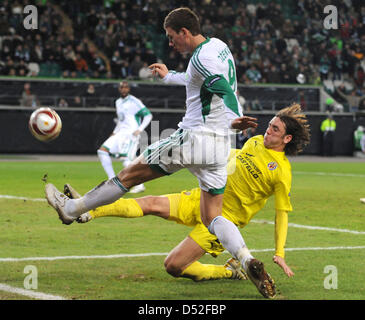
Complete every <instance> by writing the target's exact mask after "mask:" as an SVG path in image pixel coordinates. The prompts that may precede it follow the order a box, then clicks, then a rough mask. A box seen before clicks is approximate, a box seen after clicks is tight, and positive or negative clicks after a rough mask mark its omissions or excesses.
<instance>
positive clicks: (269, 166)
mask: <svg viewBox="0 0 365 320" xmlns="http://www.w3.org/2000/svg"><path fill="white" fill-rule="evenodd" d="M267 167H268V168H269V170H271V171H272V170H275V169H276V168H277V167H278V164H277V163H276V162H275V161H273V162H269V163H268V164H267Z"/></svg>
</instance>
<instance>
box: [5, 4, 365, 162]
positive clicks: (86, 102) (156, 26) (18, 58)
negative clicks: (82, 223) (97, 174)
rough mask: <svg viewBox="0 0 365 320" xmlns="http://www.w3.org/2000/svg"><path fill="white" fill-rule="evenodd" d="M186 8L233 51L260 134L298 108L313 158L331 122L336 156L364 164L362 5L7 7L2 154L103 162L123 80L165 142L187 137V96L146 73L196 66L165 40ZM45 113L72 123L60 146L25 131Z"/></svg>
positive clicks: (249, 111) (243, 94)
mask: <svg viewBox="0 0 365 320" xmlns="http://www.w3.org/2000/svg"><path fill="white" fill-rule="evenodd" d="M28 4H33V5H35V6H36V8H37V11H38V21H37V22H38V26H37V29H34V30H27V29H26V28H24V24H23V21H24V19H25V17H26V16H27V14H24V13H23V10H24V7H25V6H26V5H28ZM328 4H332V5H335V6H336V7H337V10H338V19H339V20H338V29H337V30H336V29H331V30H327V29H325V28H324V26H323V20H324V18H325V17H326V14H325V13H323V9H324V7H325V6H326V5H328ZM178 6H189V7H190V8H192V9H193V10H194V11H196V12H197V13H198V14H199V16H200V19H201V22H202V30H203V34H204V35H205V36H209V37H218V38H221V39H222V40H224V41H226V42H227V43H228V45H229V47H230V49H231V51H232V52H233V54H234V56H235V58H236V67H237V77H238V81H239V94H240V96H241V101H242V104H243V107H244V112H245V114H250V115H255V116H257V117H258V118H259V120H260V126H259V128H258V133H263V131H264V130H265V127H266V123H267V120H269V119H270V118H271V117H272V115H273V114H274V113H275V111H276V110H278V109H280V108H282V107H284V106H287V105H288V104H290V103H292V102H294V101H297V102H299V103H301V105H302V107H303V108H304V110H305V112H306V113H307V115H308V118H309V121H310V123H311V126H312V141H311V144H310V145H309V146H308V147H307V148H306V150H305V152H304V153H305V154H310V155H318V154H320V153H321V132H320V123H321V122H322V121H323V120H324V119H325V118H326V114H327V113H328V112H332V113H333V115H334V119H335V121H336V122H337V130H336V133H335V150H334V154H335V155H345V156H352V155H353V153H354V142H353V134H354V131H355V129H356V128H357V127H358V126H359V125H362V126H365V99H363V98H365V88H364V70H365V59H364V52H365V25H364V23H365V3H364V2H363V1H362V0H347V1H326V0H323V1H319V0H301V1H294V0H288V1H284V0H277V1H268V0H247V1H238V0H234V1H221V0H216V1H213V0H212V1H210V0H189V1H188V0H186V1H155V0H138V1H129V0H104V1H96V0H94V1H78V2H75V1H67V0H63V1H50V0H40V1H33V2H30V1H26V0H19V1H6V0H5V1H1V2H0V52H1V55H0V75H1V77H0V142H1V143H0V152H1V153H53V154H61V153H66V154H67V153H77V154H95V150H96V149H97V148H98V147H99V146H100V144H101V143H102V142H103V141H104V140H105V138H106V137H108V136H109V134H110V133H111V131H112V129H113V127H114V123H113V118H114V116H115V115H114V101H115V99H116V98H117V97H118V90H117V86H118V82H119V81H120V80H121V79H128V80H129V81H130V82H131V85H132V90H131V93H132V94H134V95H136V96H137V97H139V98H140V99H141V100H142V101H143V102H144V103H145V104H146V106H147V107H148V108H150V109H151V111H152V113H153V115H154V119H153V120H154V121H159V130H160V132H161V131H163V130H164V129H166V128H176V125H177V123H178V122H179V120H180V119H181V116H182V115H183V112H184V105H185V89H184V88H183V87H181V86H167V85H164V84H162V83H161V82H159V81H158V80H157V79H153V78H151V76H150V74H149V73H148V72H146V66H148V65H149V64H150V63H153V62H156V61H160V62H163V63H165V64H166V65H167V66H168V68H169V69H174V70H177V71H183V70H184V69H185V68H186V65H187V62H188V60H189V57H188V56H181V55H179V54H177V53H175V52H174V51H172V50H170V49H169V48H168V41H167V39H166V36H165V32H164V30H163V28H162V24H163V19H164V17H165V15H166V14H167V13H168V12H169V11H170V10H171V9H172V8H175V7H178ZM300 74H301V75H303V76H300V77H298V75H300ZM40 106H50V107H53V108H55V109H56V110H57V111H58V113H59V114H60V116H61V118H62V120H63V131H62V133H61V136H60V137H59V138H58V139H57V140H56V141H54V142H53V143H52V144H44V143H40V142H38V141H36V140H35V139H34V138H33V137H32V136H31V135H30V133H29V132H28V130H24V128H25V127H26V126H27V121H28V118H29V116H30V114H31V112H32V111H33V110H34V109H35V108H36V107H40ZM149 129H150V128H147V132H148V133H150V131H149Z"/></svg>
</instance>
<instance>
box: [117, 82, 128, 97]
mask: <svg viewBox="0 0 365 320" xmlns="http://www.w3.org/2000/svg"><path fill="white" fill-rule="evenodd" d="M129 90H130V88H129V86H128V85H126V84H123V83H121V84H120V85H119V92H120V95H121V96H122V98H125V97H126V96H127V95H128V94H129Z"/></svg>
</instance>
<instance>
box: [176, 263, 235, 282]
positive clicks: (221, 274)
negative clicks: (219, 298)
mask: <svg viewBox="0 0 365 320" xmlns="http://www.w3.org/2000/svg"><path fill="white" fill-rule="evenodd" d="M181 277H184V278H189V279H192V280H194V281H202V280H215V279H230V278H231V277H232V271H231V270H227V269H226V268H225V267H224V266H217V265H214V264H202V263H200V262H199V261H195V262H193V263H192V264H191V265H190V266H188V267H187V268H186V269H185V270H184V271H183V272H182V273H181Z"/></svg>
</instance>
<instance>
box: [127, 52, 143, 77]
mask: <svg viewBox="0 0 365 320" xmlns="http://www.w3.org/2000/svg"><path fill="white" fill-rule="evenodd" d="M129 67H130V72H131V76H132V78H134V79H137V78H138V76H139V70H141V68H142V67H143V62H142V60H141V56H140V55H139V54H137V55H136V56H135V57H134V59H133V61H132V62H131V64H130V65H129Z"/></svg>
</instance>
